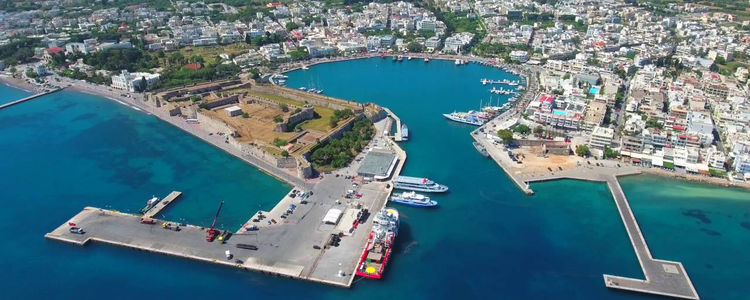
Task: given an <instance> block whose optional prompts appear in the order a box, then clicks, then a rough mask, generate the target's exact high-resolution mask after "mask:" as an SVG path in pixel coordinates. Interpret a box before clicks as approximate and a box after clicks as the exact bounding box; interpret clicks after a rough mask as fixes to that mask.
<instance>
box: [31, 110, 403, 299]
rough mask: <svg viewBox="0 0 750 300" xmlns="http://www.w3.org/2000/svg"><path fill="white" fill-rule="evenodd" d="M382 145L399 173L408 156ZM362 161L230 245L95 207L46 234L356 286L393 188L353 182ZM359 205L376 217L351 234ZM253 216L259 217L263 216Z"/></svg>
mask: <svg viewBox="0 0 750 300" xmlns="http://www.w3.org/2000/svg"><path fill="white" fill-rule="evenodd" d="M383 124H384V123H378V124H376V126H380V127H382V126H383ZM381 146H383V147H385V148H386V149H388V150H389V151H392V152H393V153H395V154H396V155H397V156H398V157H399V158H400V159H399V162H398V163H397V166H396V168H395V171H394V174H393V177H395V176H398V175H399V174H400V171H401V169H402V167H403V164H404V161H405V160H406V153H405V152H404V151H403V150H402V149H401V148H400V147H398V145H397V144H396V143H395V142H393V141H392V140H390V139H389V138H387V137H385V136H383V134H382V131H380V132H378V133H376V137H375V138H374V139H373V141H371V143H370V145H368V148H372V147H381ZM360 156H361V155H360ZM359 164H360V163H359V161H356V160H355V161H354V162H352V163H351V164H350V165H349V166H347V167H346V168H343V169H340V170H337V171H335V172H333V173H330V174H325V175H324V178H322V179H321V180H320V181H319V182H317V183H316V184H315V185H314V186H311V187H309V188H308V189H302V188H299V186H297V187H295V189H297V190H299V191H302V192H306V191H312V192H313V195H312V196H310V197H309V198H308V199H306V200H307V203H305V204H302V203H301V202H300V200H301V199H300V197H295V198H291V197H290V196H289V194H287V195H285V196H284V198H282V199H281V201H280V202H279V203H278V204H276V206H275V207H274V208H273V209H271V210H270V211H269V212H263V214H264V215H266V216H267V218H266V219H264V220H262V221H261V222H257V223H256V222H252V218H251V221H250V224H254V225H258V227H259V230H257V231H245V230H243V229H242V228H240V230H237V233H236V234H234V235H232V236H231V237H230V238H229V239H228V241H227V242H226V243H225V244H220V243H218V241H214V242H207V241H206V232H205V228H202V227H198V226H192V225H186V226H182V229H181V230H180V231H173V230H169V229H165V228H163V227H162V226H161V223H162V221H164V220H157V222H156V224H153V225H151V224H142V223H141V222H140V221H141V217H142V216H141V215H136V214H126V213H121V212H117V211H112V210H104V209H100V208H94V207H86V208H84V209H83V210H82V211H81V212H79V213H78V214H76V215H75V216H73V217H72V218H71V219H70V220H68V221H66V222H64V223H62V224H61V225H60V226H58V227H57V228H55V229H54V230H53V231H52V232H50V233H47V234H46V235H45V237H46V238H48V239H50V240H57V241H62V242H66V243H71V244H75V245H81V246H83V245H86V244H88V243H89V242H91V241H94V242H100V243H106V244H112V245H117V246H122V247H127V248H133V249H138V250H143V251H149V252H154V253H161V254H166V255H172V256H178V257H183V258H187V259H193V260H197V261H203V262H209V263H215V264H220V265H225V266H228V267H234V268H240V269H244V270H253V271H258V272H263V273H269V274H274V275H278V276H285V277H290V278H296V279H301V280H308V281H313V282H319V283H324V284H328V285H333V286H338V287H350V286H351V284H352V282H353V281H354V277H355V276H354V270H355V269H356V264H357V262H358V260H359V258H360V255H361V254H362V251H363V249H364V246H365V243H366V240H367V237H368V235H369V233H370V230H371V229H372V219H373V218H372V216H373V215H374V213H375V212H377V211H378V210H380V209H381V208H383V207H384V206H385V205H386V202H387V199H388V197H389V196H390V193H391V192H392V191H393V185H392V183H391V182H390V181H376V182H369V183H365V182H362V181H361V180H359V179H352V178H346V175H356V170H357V169H358V167H359ZM337 175H338V176H337ZM355 182H356V184H354V183H355ZM349 189H353V190H355V191H356V192H357V193H359V194H361V195H362V197H361V198H358V199H346V198H344V194H345V193H346V191H347V190H349ZM179 196H180V193H179V192H173V193H171V194H170V195H169V196H167V197H166V198H165V199H164V200H162V201H163V204H162V205H163V206H160V207H155V208H153V209H152V210H153V212H151V211H149V212H147V213H149V215H151V216H155V217H156V216H158V215H159V212H160V211H162V210H163V209H164V208H166V207H167V206H168V205H169V204H170V203H174V200H176V199H177V198H178V197H179ZM290 204H294V205H296V206H297V208H296V209H295V211H294V213H292V214H289V215H287V216H286V218H281V214H283V213H284V212H286V210H287V209H288V208H289V205H290ZM332 208H336V209H340V210H341V211H343V212H345V216H344V218H342V219H341V220H340V221H339V223H338V224H336V225H331V224H324V223H323V222H322V220H323V216H325V214H326V213H327V212H328V210H330V209H332ZM360 208H368V209H369V210H370V212H371V215H370V218H368V220H366V221H365V222H363V223H361V224H359V226H358V227H357V228H356V229H354V230H350V229H351V225H350V224H346V223H345V222H352V214H356V212H357V211H358V210H359V209H360ZM248 214H256V215H257V212H248ZM220 218H221V217H220ZM270 219H274V220H276V223H272V224H268V223H267V220H270ZM69 222H73V223H76V225H77V226H79V227H81V228H83V229H84V230H85V231H86V233H85V234H75V233H71V232H69V227H70V225H69V224H68V223H69ZM232 230H234V228H232ZM341 233H344V236H343V237H342V238H341V241H340V242H339V244H338V246H328V245H327V242H328V241H329V240H330V239H331V235H334V234H335V235H338V234H341ZM238 243H242V244H251V245H255V246H257V247H258V250H246V249H240V248H237V244H238ZM226 250H229V251H230V252H231V253H232V254H233V255H234V257H233V258H232V259H231V260H228V259H227V258H226V257H225V251H226ZM237 259H239V260H241V263H238V262H236V261H235V260H237Z"/></svg>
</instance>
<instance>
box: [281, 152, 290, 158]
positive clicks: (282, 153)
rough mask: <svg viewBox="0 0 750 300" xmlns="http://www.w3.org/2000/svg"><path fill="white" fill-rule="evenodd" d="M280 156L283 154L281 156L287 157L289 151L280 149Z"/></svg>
mask: <svg viewBox="0 0 750 300" xmlns="http://www.w3.org/2000/svg"><path fill="white" fill-rule="evenodd" d="M281 156H283V157H289V151H286V150H284V151H281Z"/></svg>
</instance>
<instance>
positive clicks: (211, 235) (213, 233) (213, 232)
mask: <svg viewBox="0 0 750 300" xmlns="http://www.w3.org/2000/svg"><path fill="white" fill-rule="evenodd" d="M222 206H224V201H221V203H219V209H218V210H217V211H216V216H215V217H214V222H213V223H211V228H209V229H206V232H207V233H208V234H206V242H213V241H214V239H215V238H216V236H217V235H218V234H219V231H218V230H216V229H214V226H216V219H218V218H219V213H220V212H221V207H222Z"/></svg>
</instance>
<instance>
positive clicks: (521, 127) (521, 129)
mask: <svg viewBox="0 0 750 300" xmlns="http://www.w3.org/2000/svg"><path fill="white" fill-rule="evenodd" d="M513 131H515V132H518V133H520V134H521V135H527V134H529V133H530V132H531V128H529V126H526V125H524V124H520V125H518V126H516V127H514V128H513Z"/></svg>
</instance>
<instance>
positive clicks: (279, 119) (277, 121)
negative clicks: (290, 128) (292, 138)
mask: <svg viewBox="0 0 750 300" xmlns="http://www.w3.org/2000/svg"><path fill="white" fill-rule="evenodd" d="M273 121H274V122H276V123H281V122H284V118H283V117H282V116H281V115H276V116H274V117H273Z"/></svg>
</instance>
